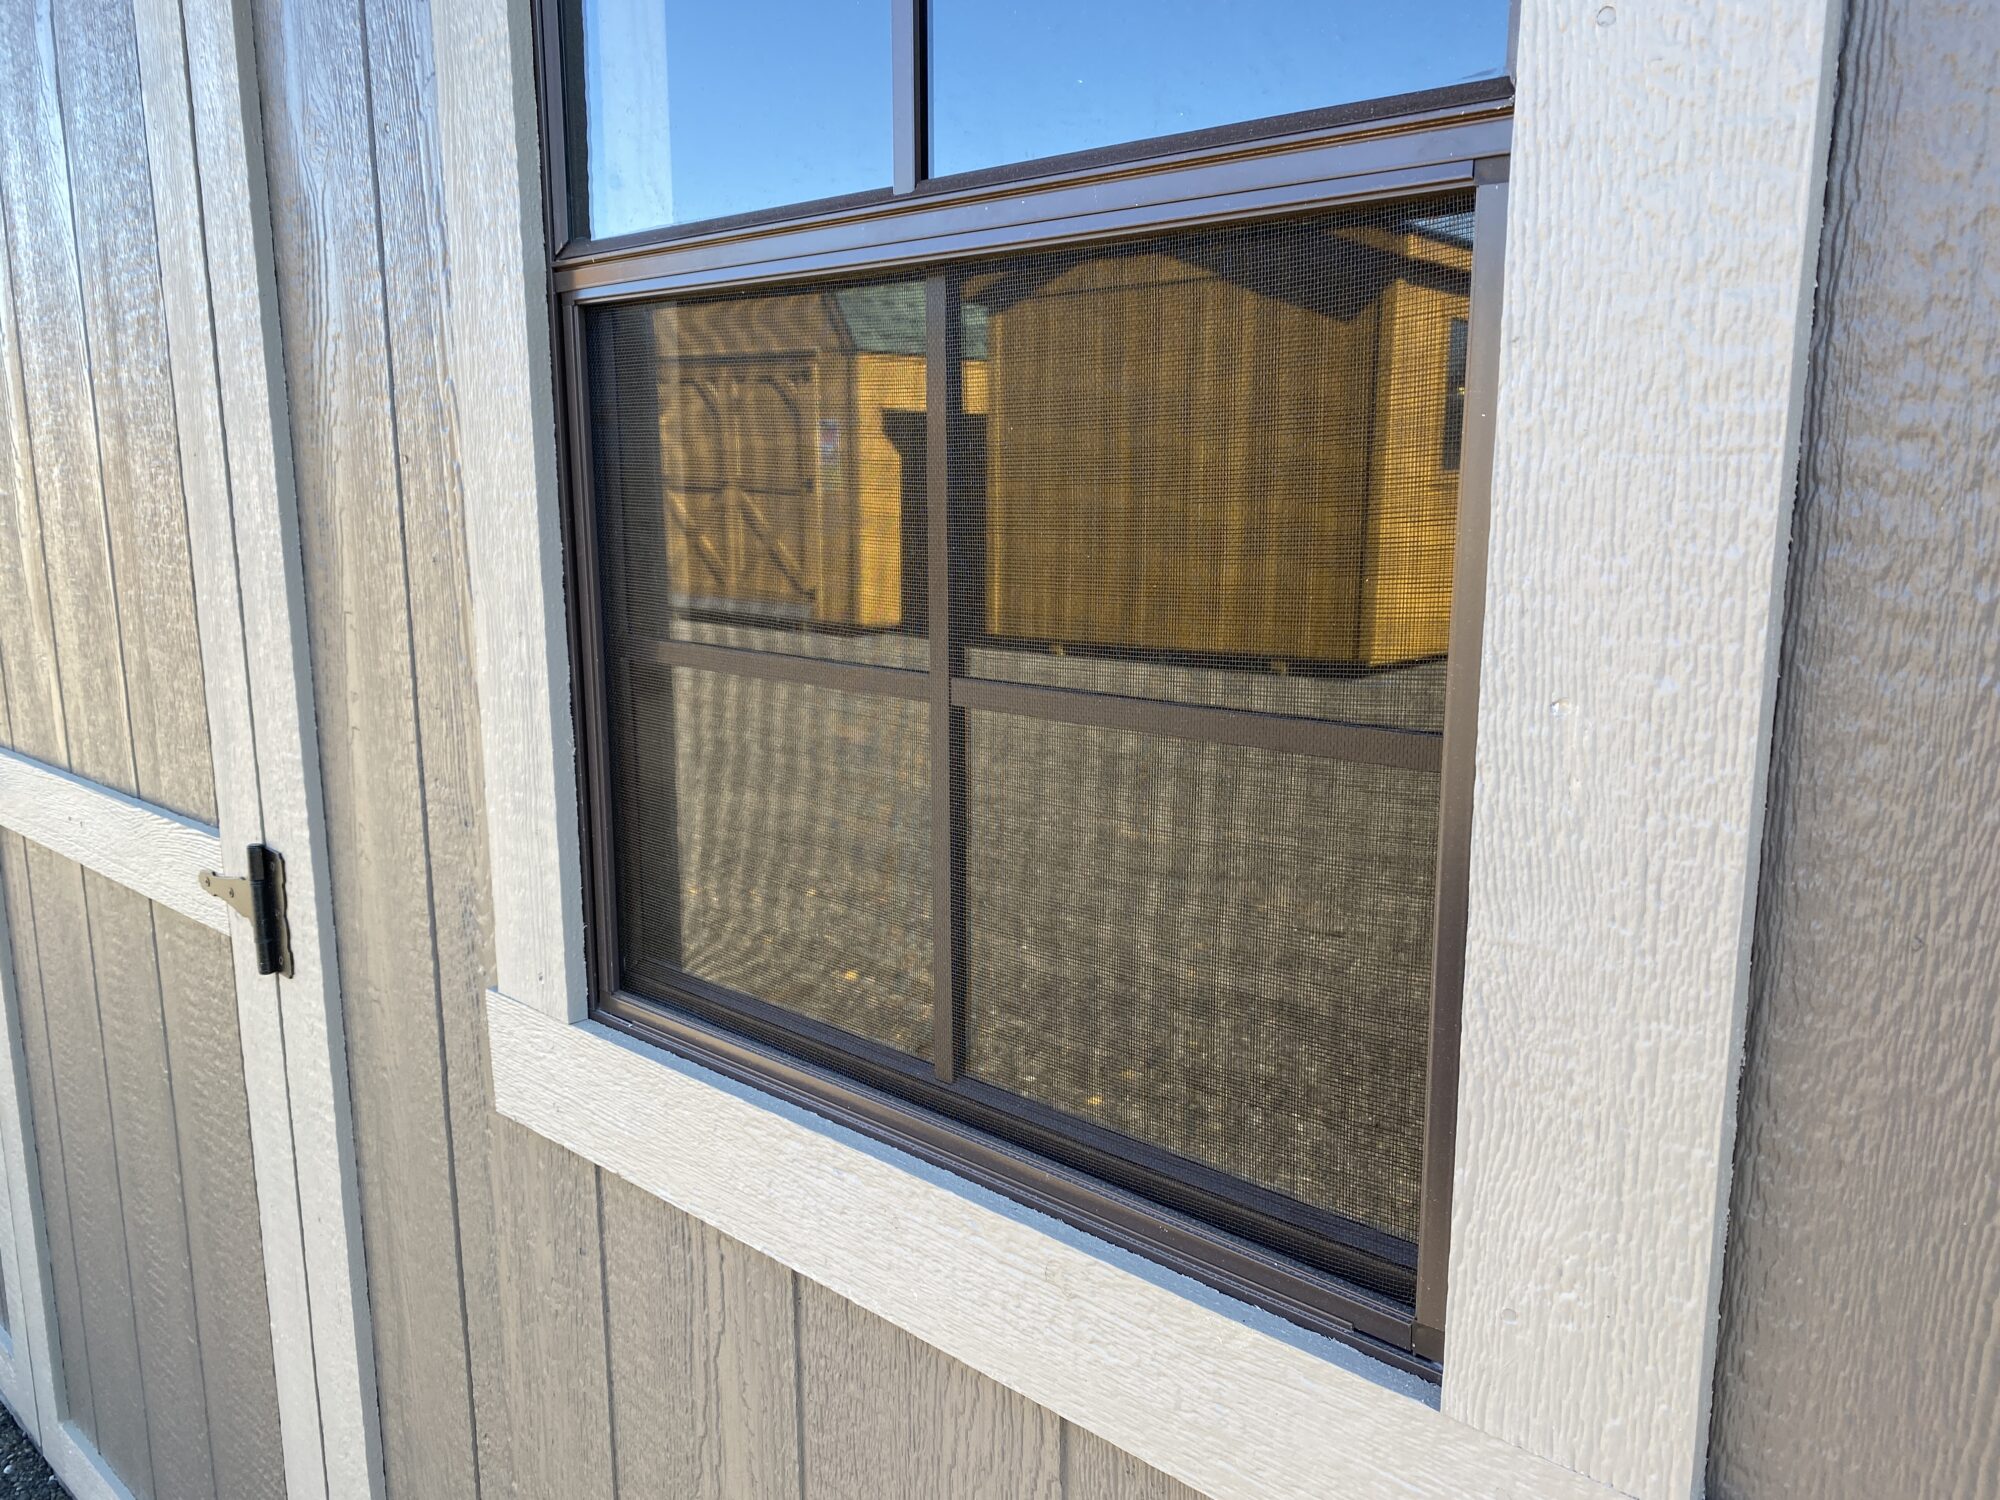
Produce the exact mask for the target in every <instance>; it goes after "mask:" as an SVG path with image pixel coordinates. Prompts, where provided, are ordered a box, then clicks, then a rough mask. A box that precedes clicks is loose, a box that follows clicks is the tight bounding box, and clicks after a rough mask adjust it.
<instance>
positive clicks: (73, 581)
mask: <svg viewBox="0 0 2000 1500" xmlns="http://www.w3.org/2000/svg"><path fill="white" fill-rule="evenodd" d="M139 66H140V64H139V48H138V43H137V34H136V28H135V22H134V14H133V9H132V5H131V3H130V0H73V3H64V4H55V5H51V4H47V3H39V4H38V3H36V0H6V3H4V4H0V207H3V208H4V213H0V219H4V235H0V747H5V748H6V749H8V750H11V751H16V752H18V753H20V754H23V755H27V756H32V757H34V758H35V759H37V760H40V761H44V762H47V763H50V764H53V765H56V766H60V767H63V768H65V769H67V770H71V771H74V772H76V773H77V774H78V775H79V776H82V777H87V778H89V779H90V780H92V781H96V782H99V783H102V784H104V785H107V786H110V787H112V788H115V789H116V790H118V791H122V792H125V793H128V794H130V795H133V796H137V797H140V798H143V799H145V800H147V801H149V802H151V803H154V804H157V805H163V806H166V807H170V808H173V809H176V810H178V811H181V812H184V813H186V814H188V815H189V816H191V817H193V818H197V819H202V820H206V821H209V822H213V821H214V819H215V816H216V807H215V786H214V776H213V767H212V763H211V758H210V740H209V726H208V722H207V714H206V708H205V699H204V691H203V680H202V666H201V657H200V652H199V649H198V646H197V642H196V632H195V615H194V583H193V571H192V563H191V557H190V553H189V541H188V529H187V515H186V507H185V505H184V502H183V496H182V491H181V482H180V457H179V449H178V441H179V434H178V432H177V430H176V425H175V414H174V404H173V398H172V391H171V387H170V372H169V367H168V358H167V345H166V332H165V320H164V314H163V306H162V290H161V279H160V271H159V265H160V262H159V256H160V251H159V246H158V243H157V239H156V235H155V230H154V223H153V198H152V191H153V184H152V180H151V176H150V173H149V162H148V140H147V133H146V126H147V122H146V119H145V114H144V110H143V107H142V96H141V90H140V78H139ZM0 901H4V921H0V933H4V934H5V940H4V941H0V964H10V965H11V967H12V971H13V981H14V983H13V994H14V996H15V998H16V1001H17V1003H18V1006H19V1024H20V1028H21V1041H22V1052H23V1056H24V1059H25V1063H26V1073H27V1091H26V1093H27V1111H28V1114H29V1116H30V1118H31V1120H32V1123H33V1131H32V1134H33V1138H34V1139H33V1145H34V1150H33V1153H32V1155H31V1156H30V1158H29V1162H30V1169H31V1170H32V1171H33V1172H34V1174H35V1177H36V1186H37V1188H38V1190H39V1193H40V1196H41V1202H42V1208H43V1214H44V1218H45V1230H46V1249H47V1253H48V1257H49V1266H48V1278H47V1279H48V1282H49V1285H50V1287H51V1290H52V1293H53V1299H54V1304H55V1309H54V1310H55V1325H56V1333H57V1342H58V1343H59V1345H60V1352H59V1356H58V1363H59V1368H58V1369H57V1370H55V1371H54V1372H53V1375H54V1384H55V1387H56V1389H57V1390H58V1391H59V1392H60V1393H61V1400H62V1401H63V1403H64V1404H65V1414H66V1415H67V1416H68V1417H69V1418H70V1419H71V1420H73V1421H75V1422H76V1424H77V1425H78V1427H79V1428H80V1429H81V1430H82V1432H83V1434H84V1436H85V1437H86V1438H87V1439H88V1440H89V1441H90V1442H91V1443H92V1444H93V1445H94V1446H95V1447H96V1448H97V1450H98V1451H99V1452H100V1453H101V1455H102V1456H103V1458H104V1459H105V1460H106V1462H107V1463H108V1464H109V1465H110V1466H111V1467H112V1468H113V1469H114V1470H115V1471H116V1472H117V1474H118V1475H119V1477H120V1478H121V1479H122V1480H123V1481H124V1482H125V1484H126V1485H127V1486H128V1487H129V1488H130V1490H131V1491H132V1492H133V1494H134V1495H136V1496H139V1497H142V1500H143V1497H146V1496H154V1495H158V1496H174V1497H187V1500H201V1497H203V1496H207V1497H218V1496H220V1497H241V1500H259V1497H267V1496H273V1495H278V1494H281V1493H282V1492H283V1488H284V1477H283V1467H282V1461H281V1455H280V1453H279V1445H278V1425H277V1397H276V1389H275V1382H274V1376H273V1366H272V1351H271V1333H270V1321H269V1316H268V1312H267V1306H266V1297H265V1285H264V1271H263V1261H262V1254H261V1248H260V1231H259V1219H258V1213H257V1201H256V1196H255V1187H254V1183H253V1180H252V1171H251V1153H250V1136H249V1121H248V1110H247V1103H246V1099H245V1089H244V1075H243V1063H242V1049H241V1041H240V1038H239V1035H238V1018H237V1009H236V986H235V981H234V977H233V973H232V969H231V960H230V952H229V946H228V943H227V940H226V939H224V938H223V937H221V936H220V935H218V934H217V933H214V932H211V931H209V930H208V929H206V928H203V927H199V926H197V925H196V924H194V923H193V922H190V921H188V920H187V919H186V918H184V917H181V916H178V915H176V914H174V913H173V912H171V911H169V910H167V909H165V908H162V907H159V906H155V905H153V904H152V903H150V902H149V901H147V900H146V898H145V897H144V896H142V895H140V894H139V893H138V892H136V891H134V890H132V889H130V888H128V887H125V886H123V885H120V884H117V883H116V882H114V881H112V880H110V879H108V878H105V877H104V876H101V875H99V874H96V873H94V872H90V871H86V870H84V869H83V868H82V867H81V866H79V865H77V864H74V863H72V862H71V861H69V860H67V859H64V858H62V857H60V856H58V855H56V854H55V853H53V852H51V851H50V850H48V849H45V848H43V847H40V846H39V845H36V844H33V843H30V842H29V841H27V840H26V839H23V838H21V837H19V836H18V835H16V834H14V833H11V832H0ZM31 1316H32V1314H31ZM43 1416H44V1417H45V1418H51V1419H52V1417H53V1414H49V1413H44V1414H43Z"/></svg>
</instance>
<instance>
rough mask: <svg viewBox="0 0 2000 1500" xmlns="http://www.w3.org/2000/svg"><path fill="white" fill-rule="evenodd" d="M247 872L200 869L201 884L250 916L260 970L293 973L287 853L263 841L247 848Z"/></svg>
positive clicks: (262, 972) (284, 973) (283, 973)
mask: <svg viewBox="0 0 2000 1500" xmlns="http://www.w3.org/2000/svg"><path fill="white" fill-rule="evenodd" d="M244 860H245V865H246V873H244V874H242V875H224V874H223V873H222V872H221V871H219V870H203V871H202V872H201V888H202V889H203V890H205V891H207V892H208V893H209V895H211V896H214V897H217V898H218V899H220V900H223V901H227V902H228V903H229V904H230V905H231V906H233V907H235V908H236V909H237V910H238V911H239V912H241V913H243V915H244V916H245V917H246V918H248V919H249V922H250V932H251V936H252V937H253V938H254V939H255V941H256V944H257V972H258V973H259V974H282V975H284V976H285V977H286V978H287V979H290V978H291V977H292V931H291V927H290V924H289V923H287V921H286V920H285V857H284V856H283V855H282V854H279V853H278V852H277V851H276V850H275V849H272V848H270V847H268V846H267V845H264V844H252V845H251V846H250V847H249V848H248V849H247V850H245V851H244Z"/></svg>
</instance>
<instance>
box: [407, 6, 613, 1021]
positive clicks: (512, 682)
mask: <svg viewBox="0 0 2000 1500" xmlns="http://www.w3.org/2000/svg"><path fill="white" fill-rule="evenodd" d="M431 34H432V49H433V55H434V56H435V58H436V62H437V90H438V133H439V137H440V142H441V152H442V157H443V161H444V198H445V240H446V245H447V250H448V255H449V259H450V263H451V277H450V281H449V283H448V289H447V298H446V313H447V322H446V334H447V339H448V354H449V366H450V368H451V370H452V372H453V379H452V397H453V403H454V410H455V411H456V414H457V426H458V432H459V444H458V454H459V479H460V483H461V485H462V486H463V493H464V503H465V531H466V545H467V549H468V551H469V553H470V556H471V561H472V566H471V583H472V615H473V628H474V635H475V640H476V648H477V656H478V659H477V661H476V663H475V666H476V668H477V672H478V680H479V722H480V731H481V735H482V739H483V742H484V749H485V786H486V807H487V817H488V820H489V824H490V822H491V820H493V819H495V818H498V819H499V820H500V821H501V822H502V824H503V825H504V826H506V827H508V828H532V829H536V830H540V835H539V836H537V837H534V838H528V839H516V840H514V841H513V842H512V844H511V845H510V847H509V849H508V851H507V858H505V859H498V860H495V861H494V862H493V867H492V868H493V946H494V955H495V958H496V959H497V961H498V975H499V981H500V985H501V988H503V989H504V990H506V991H507V993H508V994H510V995H517V996H519V997H520V998H521V999H523V1000H526V1001H529V1002H531V1003H533V1004H535V1005H538V1006H540V1007H541V1008H542V1009H543V1010H544V1011H546V1012H547V1013H548V1014H550V1015H552V1016H555V1017H558V1018H559V1019H563V1020H572V1021H573V1020H578V1019H581V1018H582V1016H583V1014H584V978H583V975H584V965H583V895H582V892H583V875H582V868H583V867H582V855H581V845H580V842H579V839H578V837H577V829H576V770H575V764H574V755H573V753H572V743H571V735H570V699H569V627H568V623H567V622H566V620H565V618H564V614H563V583H562V511H561V508H560V506H559V505H558V503H557V486H556V457H555V394H554V390H553V384H552V370H551V362H550V355H549V303H548V293H547V285H548V260H547V250H546V247H545V244H544V239H543V234H542V183H541V157H540V154H539V145H538V132H539V124H538V120H537V116H536V112H535V66H534V59H535V47H534V22H533V18H532V16H531V15H530V13H529V0H454V3H452V4H448V5H433V6H432V7H431Z"/></svg>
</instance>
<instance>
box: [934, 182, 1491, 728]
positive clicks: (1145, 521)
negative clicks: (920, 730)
mask: <svg viewBox="0 0 2000 1500" xmlns="http://www.w3.org/2000/svg"><path fill="white" fill-rule="evenodd" d="M1471 265H1472V204H1471V200H1470V197H1469V196H1466V195H1454V196H1452V197H1449V198H1444V199H1430V200H1426V201H1423V202H1420V203H1417V204H1414V205H1412V204H1400V205H1390V206H1371V207H1368V208H1365V209H1359V210H1354V211H1349V212H1343V213H1339V214H1331V215H1323V216H1319V217H1315V218H1312V219H1304V220H1298V221H1285V222H1278V223H1267V224H1259V225H1251V226H1235V227H1229V228H1222V229H1209V230H1201V231H1197V232H1191V233H1184V234H1174V235H1166V236H1160V237H1156V238H1151V239H1145V240H1137V241H1130V242H1125V243H1121V244H1118V245H1113V246H1109V247H1095V248H1088V247H1087V248H1081V249H1070V250H1061V251H1054V252H1049V253H1045V254H1039V255H1029V256H1020V257H1015V258H1011V259H1009V260H1006V261H1002V262H997V263H993V264H989V265H985V266H982V267H981V268H979V269H977V270H974V271H972V272H970V273H968V274H967V275H966V277H965V280H964V283H963V293H962V299H963V300H962V308H963V311H962V335H961V350H960V355H961V360H962V363H963V369H964V378H963V381H962V386H963V390H964V396H963V402H964V406H965V420H964V422H963V423H962V425H961V428H960V432H961V436H960V437H959V438H958V439H957V440H956V442H955V446H954V454H953V460H954V462H953V467H954V471H955V478H954V485H955V493H956V494H958V495H959V496H961V499H960V501H959V504H960V510H961V515H960V518H959V519H958V521H956V522H955V524H954V532H953V535H954V539H955V545H954V565H955V582H956V586H957V587H958V588H959V589H960V591H961V594H962V595H963V596H965V597H966V601H967V602H966V603H965V605H964V606H963V607H964V609H965V613H966V614H967V616H968V617H969V618H971V619H973V620H975V621H976V622H977V625H976V629H975V632H974V636H973V640H972V642H971V645H970V651H969V658H968V665H969V670H970V671H971V672H972V673H973V674H974V675H976V676H986V677H999V678H1007V679H1011V680H1015V681H1023V682H1034V683H1042V684H1048V685H1053V686H1062V687H1079V688H1088V689H1092V690H1094V691H1097V692H1104V693H1119V694H1127V695H1131V696H1137V697H1152V698H1168V699H1173V700H1175V701H1178V702H1188V703H1200V704H1208V705H1213V706H1218V707H1229V708H1244V709H1259V710H1263V711H1267V712H1274V713H1284V714H1296V715H1304V716H1308V717H1314V718H1334V719H1344V720H1350V721H1355V722H1365V723H1374V724H1381V725H1387V726H1393V727H1397V728H1406V729H1436V728H1438V727H1440V726H1441V724H1442V722H1443V712H1444V665H1445V663H1444V656H1445V644H1446V638H1447V635H1448V633H1449V626H1450V620H1451V588H1452V556H1453V542H1454V538H1455V536H1456V533H1457V518H1458V473H1457V438H1456V428H1457V425H1458V423H1459V422H1461V421H1462V419H1463V410H1464V399H1463V382H1464V357H1463V347H1464V345H1463V330H1464V327H1465V321H1464V320H1465V317H1466V314H1467V305H1468V289H1469V278H1470V274H1471ZM959 539H963V540H964V542H965V544H964V545H959V544H958V541H959Z"/></svg>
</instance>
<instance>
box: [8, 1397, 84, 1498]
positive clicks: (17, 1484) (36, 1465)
mask: <svg viewBox="0 0 2000 1500" xmlns="http://www.w3.org/2000/svg"><path fill="white" fill-rule="evenodd" d="M68 1495H69V1491H68V1490H66V1489H64V1488H63V1487H62V1485H61V1484H59V1483H58V1482H57V1481H56V1476H55V1475H53V1474H51V1473H50V1472H49V1466H48V1465H47V1464H45V1463H43V1462H42V1455H41V1452H40V1450H39V1449H37V1448H36V1447H35V1445H34V1444H33V1443H32V1442H30V1441H29V1440H28V1435H27V1434H26V1433H25V1432H23V1431H21V1429H20V1427H19V1426H17V1425H16V1424H15V1421H14V1418H13V1414H12V1413H10V1412H9V1411H8V1410H7V1408H6V1407H4V1406H0V1500H50V1497H52V1496H61V1497H64V1500H67V1496H68Z"/></svg>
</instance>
